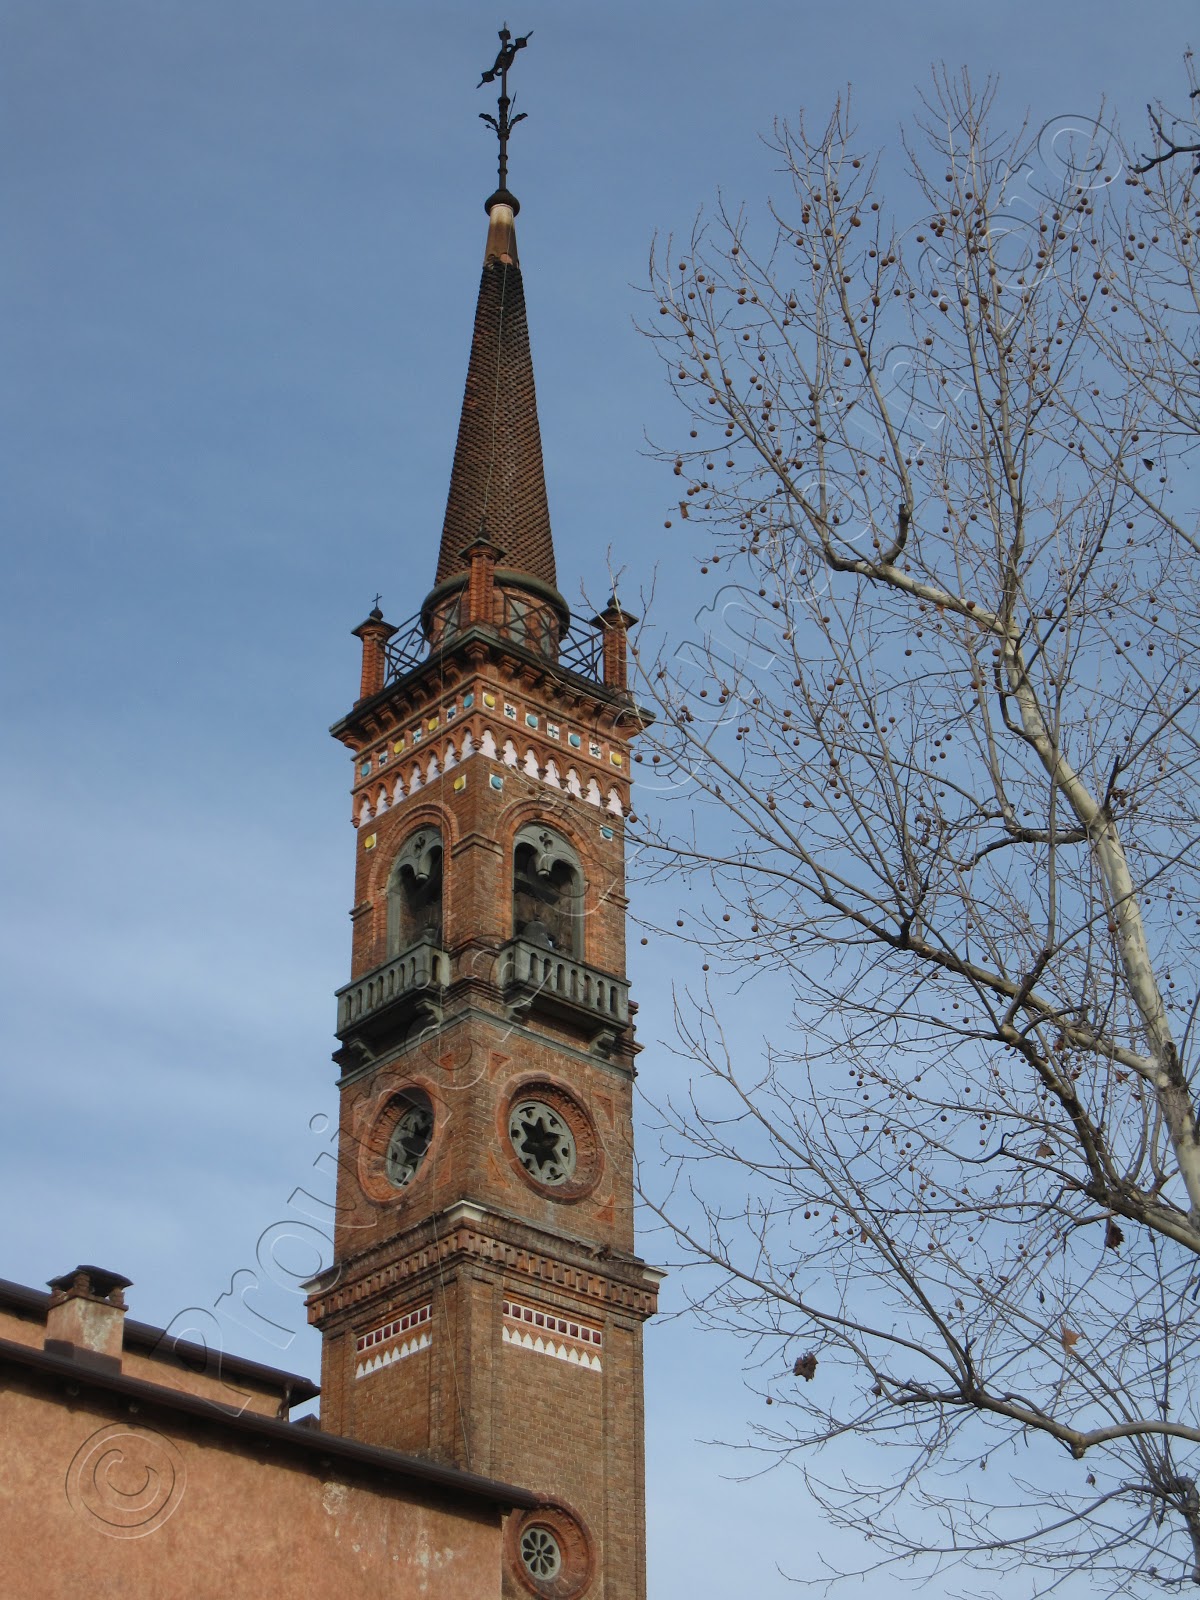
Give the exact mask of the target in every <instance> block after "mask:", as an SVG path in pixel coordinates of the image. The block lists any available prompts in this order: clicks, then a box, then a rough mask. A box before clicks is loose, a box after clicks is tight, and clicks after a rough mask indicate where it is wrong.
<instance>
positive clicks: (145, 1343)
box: [0, 1278, 321, 1406]
mask: <svg viewBox="0 0 1200 1600" xmlns="http://www.w3.org/2000/svg"><path fill="white" fill-rule="evenodd" d="M126 1281H128V1280H126ZM49 1305H50V1295H49V1294H48V1293H47V1291H46V1290H45V1289H31V1288H29V1287H28V1285H26V1284H24V1283H13V1282H12V1281H11V1279H9V1278H0V1309H3V1308H6V1307H7V1308H8V1309H10V1310H13V1311H17V1312H24V1313H26V1314H28V1315H31V1316H36V1317H37V1318H39V1319H40V1320H41V1321H42V1322H45V1320H46V1312H47V1310H48V1308H49ZM123 1342H124V1345H125V1348H126V1349H127V1350H141V1351H144V1352H145V1353H146V1354H148V1355H154V1356H158V1357H160V1358H161V1359H163V1360H177V1361H178V1362H179V1363H180V1364H181V1365H182V1366H185V1367H190V1368H191V1369H192V1370H193V1371H204V1370H210V1369H211V1368H213V1367H219V1368H220V1371H221V1375H222V1376H223V1377H226V1378H233V1379H238V1378H240V1379H242V1380H243V1381H244V1382H246V1383H253V1384H256V1385H257V1386H258V1387H259V1388H263V1389H270V1390H273V1391H277V1392H278V1393H279V1394H285V1393H286V1394H287V1395H288V1397H289V1401H290V1403H291V1404H292V1405H294V1406H298V1405H302V1404H303V1403H304V1401H306V1400H312V1399H314V1398H315V1397H316V1396H317V1395H319V1394H320V1392H321V1387H320V1385H319V1384H316V1383H314V1382H313V1381H312V1379H311V1378H306V1377H303V1376H302V1375H301V1374H300V1373H298V1372H284V1371H282V1370H281V1369H280V1368H279V1367H268V1366H265V1365H263V1363H262V1362H259V1361H249V1360H247V1359H246V1357H245V1356H234V1355H227V1354H226V1353H225V1352H224V1351H222V1350H211V1349H209V1347H208V1346H207V1345H203V1344H197V1343H195V1342H194V1341H193V1340H191V1339H177V1338H176V1337H175V1335H174V1334H172V1333H170V1332H169V1331H168V1330H167V1329H166V1328H156V1327H155V1326H154V1325H153V1324H152V1323H149V1322H136V1321H135V1320H134V1319H133V1318H132V1317H126V1318H125V1322H124V1333H123Z"/></svg>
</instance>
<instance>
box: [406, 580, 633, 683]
mask: <svg viewBox="0 0 1200 1600" xmlns="http://www.w3.org/2000/svg"><path fill="white" fill-rule="evenodd" d="M461 600H462V596H461V594H455V595H451V596H450V598H449V599H448V600H444V601H443V602H442V603H441V605H439V606H437V607H436V608H435V609H434V611H433V612H432V614H431V615H430V617H429V620H428V633H427V632H426V624H425V622H424V621H423V619H422V616H421V613H420V612H418V613H417V615H416V616H415V617H410V618H409V619H408V621H407V622H404V623H402V624H401V625H400V627H398V628H397V629H396V631H395V633H394V634H393V635H392V637H391V639H389V640H388V642H387V644H386V645H385V646H384V650H385V653H386V656H387V677H386V680H385V681H386V682H388V683H393V682H394V681H395V680H396V679H397V678H402V677H403V676H404V675H405V674H406V673H409V672H412V671H413V670H414V668H416V667H419V666H420V665H421V663H422V662H423V661H425V660H426V659H427V657H428V656H429V654H430V652H431V650H433V649H444V648H445V647H446V646H447V645H448V644H451V643H452V642H453V641H454V639H455V638H456V637H457V636H458V634H459V633H460V631H461V629H462V624H461V621H460V611H459V607H460V604H461ZM472 631H477V632H479V633H482V634H485V635H490V636H491V637H492V638H494V639H502V640H504V641H505V643H508V644H515V645H519V646H521V647H522V648H523V649H525V650H529V651H531V652H532V653H533V654H534V655H539V656H544V657H545V658H546V659H547V660H549V661H557V663H558V664H559V666H562V667H565V668H566V669H567V671H568V672H574V673H577V674H578V675H579V677H581V678H590V679H591V680H592V681H593V682H595V683H603V682H604V636H603V634H601V633H600V632H598V631H593V630H591V629H590V628H589V630H588V631H587V632H586V633H583V632H579V633H575V632H572V633H569V634H568V635H567V636H566V638H565V639H560V638H559V637H558V618H557V615H556V614H555V612H554V611H553V609H552V608H551V607H550V606H544V605H541V604H540V603H538V602H537V601H532V600H530V601H526V600H525V599H523V598H518V597H516V596H512V595H509V596H506V597H505V615H504V619H503V621H501V622H488V623H475V624H474V625H473V630H472Z"/></svg>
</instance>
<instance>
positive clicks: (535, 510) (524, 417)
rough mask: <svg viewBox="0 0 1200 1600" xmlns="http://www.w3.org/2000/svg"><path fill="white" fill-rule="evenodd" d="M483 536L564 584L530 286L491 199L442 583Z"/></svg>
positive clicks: (508, 559)
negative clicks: (549, 487)
mask: <svg viewBox="0 0 1200 1600" xmlns="http://www.w3.org/2000/svg"><path fill="white" fill-rule="evenodd" d="M483 532H486V534H487V536H488V537H489V538H490V539H491V540H492V542H493V543H494V544H496V545H498V546H499V548H500V549H501V550H502V551H503V552H504V559H503V562H502V565H503V566H504V567H505V568H508V569H511V570H513V571H515V572H519V573H525V574H528V575H529V576H530V577H534V578H538V579H540V580H541V582H542V583H545V584H549V586H550V587H551V588H552V589H556V588H557V580H556V577H555V571H554V543H553V540H552V538H551V534H550V508H549V505H548V503H547V500H546V472H545V467H544V466H543V463H542V435H541V430H540V429H539V427H538V415H537V395H536V393H535V391H534V384H533V356H532V353H531V351H530V347H529V325H528V322H527V321H526V317H525V289H524V286H523V284H522V281H521V266H520V262H519V261H518V259H517V236H516V225H515V222H514V220H513V209H512V207H511V206H509V205H507V204H505V203H504V202H503V201H500V200H499V199H497V198H496V197H493V202H492V205H491V210H490V212H489V218H488V237H487V246H486V249H485V252H484V262H483V276H482V278H481V279H480V284H479V300H478V302H477V304H476V308H475V331H474V333H473V335H472V338H471V356H470V361H469V363H468V366H467V383H466V389H465V391H464V394H463V406H462V417H461V420H460V422H459V425H458V443H457V444H456V445H455V449H454V466H453V468H452V470H451V474H450V493H449V496H448V498H447V501H446V520H445V523H444V525H443V528H442V545H441V551H440V554H439V556H438V565H437V577H436V582H437V583H439V584H440V583H443V582H445V580H446V579H447V578H453V577H455V576H457V575H458V574H460V573H465V572H466V571H467V562H466V561H465V560H464V559H463V551H464V550H465V549H466V548H467V546H468V545H469V544H471V543H472V542H473V541H474V540H475V539H477V538H478V537H479V535H480V533H483Z"/></svg>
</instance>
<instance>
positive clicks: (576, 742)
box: [567, 733, 583, 750]
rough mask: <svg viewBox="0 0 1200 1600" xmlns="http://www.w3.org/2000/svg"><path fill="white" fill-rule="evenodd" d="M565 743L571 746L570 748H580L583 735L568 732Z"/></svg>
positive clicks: (581, 747)
mask: <svg viewBox="0 0 1200 1600" xmlns="http://www.w3.org/2000/svg"><path fill="white" fill-rule="evenodd" d="M567 743H568V744H569V745H570V746H571V749H572V750H582V749H583V736H582V735H581V734H578V733H569V734H568V735H567Z"/></svg>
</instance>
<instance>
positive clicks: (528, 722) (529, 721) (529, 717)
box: [525, 711, 538, 728]
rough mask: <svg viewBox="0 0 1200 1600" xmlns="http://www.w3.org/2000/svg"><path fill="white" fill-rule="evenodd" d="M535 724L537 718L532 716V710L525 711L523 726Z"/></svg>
mask: <svg viewBox="0 0 1200 1600" xmlns="http://www.w3.org/2000/svg"><path fill="white" fill-rule="evenodd" d="M537 725H538V719H537V718H536V717H535V716H534V714H533V712H532V711H527V712H526V713H525V726H526V727H527V728H536V727H537Z"/></svg>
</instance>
